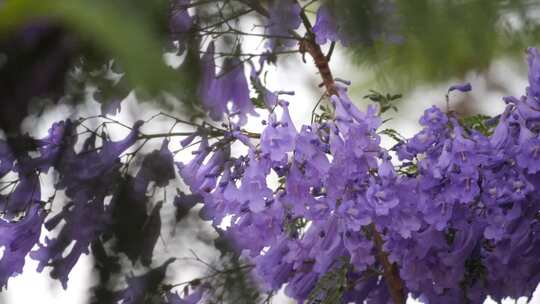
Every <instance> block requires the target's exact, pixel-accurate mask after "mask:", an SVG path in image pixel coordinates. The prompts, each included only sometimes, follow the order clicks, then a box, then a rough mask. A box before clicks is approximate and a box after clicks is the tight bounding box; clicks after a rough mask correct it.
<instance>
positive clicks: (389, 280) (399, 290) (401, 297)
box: [300, 10, 406, 304]
mask: <svg viewBox="0 0 540 304" xmlns="http://www.w3.org/2000/svg"><path fill="white" fill-rule="evenodd" d="M300 17H301V18H302V23H303V24H304V27H305V28H306V36H305V37H304V39H303V40H302V41H301V44H300V49H301V50H305V51H306V52H308V53H309V54H310V55H311V57H313V60H314V61H315V66H316V67H317V69H318V70H319V73H320V74H321V77H322V80H323V84H324V86H325V88H326V92H327V93H328V95H330V96H331V95H336V96H337V95H338V92H337V89H336V85H335V82H334V77H333V75H332V71H331V70H330V66H329V64H328V60H329V57H330V56H331V52H329V56H327V55H325V54H323V52H322V50H321V47H320V45H318V44H317V42H316V41H315V33H313V26H312V25H311V22H310V21H309V19H308V17H307V15H306V13H305V11H304V10H302V11H301V13H300ZM331 49H332V51H333V47H332V48H331ZM370 227H371V231H372V236H373V241H374V244H375V251H376V256H377V260H378V261H379V263H381V265H382V267H383V278H384V281H385V282H386V285H387V287H388V290H389V292H390V296H391V297H392V301H393V302H394V303H395V304H405V300H406V298H405V294H404V286H403V281H402V280H401V278H400V277H399V273H398V270H397V268H396V265H394V264H392V263H391V262H390V260H389V259H388V253H386V252H385V251H384V250H383V244H384V241H383V239H382V237H381V234H380V233H379V232H378V231H377V229H376V227H375V225H374V224H371V225H370Z"/></svg>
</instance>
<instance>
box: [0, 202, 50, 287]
mask: <svg viewBox="0 0 540 304" xmlns="http://www.w3.org/2000/svg"><path fill="white" fill-rule="evenodd" d="M45 215H46V213H45V211H43V210H42V209H41V207H40V206H39V205H37V204H34V205H33V206H32V207H30V210H29V211H28V212H27V213H26V215H25V216H24V218H22V219H21V220H20V221H18V222H7V221H4V220H2V219H0V245H1V246H2V247H3V249H4V250H3V254H2V258H1V259H0V290H1V289H2V288H3V287H7V282H8V279H9V278H10V277H13V276H16V275H18V274H20V273H22V270H23V266H24V261H25V258H26V255H27V254H28V252H30V250H31V249H32V247H34V245H35V244H36V243H37V242H38V241H39V235H40V232H41V225H42V224H43V219H44V218H45Z"/></svg>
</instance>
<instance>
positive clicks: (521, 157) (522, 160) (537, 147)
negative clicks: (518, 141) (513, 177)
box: [516, 137, 540, 174]
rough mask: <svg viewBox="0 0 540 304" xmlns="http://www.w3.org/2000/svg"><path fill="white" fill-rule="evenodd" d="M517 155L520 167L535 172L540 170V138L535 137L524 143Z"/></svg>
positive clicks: (531, 172)
mask: <svg viewBox="0 0 540 304" xmlns="http://www.w3.org/2000/svg"><path fill="white" fill-rule="evenodd" d="M519 150H520V151H519V153H518V154H517V155H516V161H517V163H518V165H519V166H520V167H522V168H523V169H525V170H527V172H528V173H530V174H534V173H536V172H538V171H540V138H539V137H534V138H531V139H529V140H527V141H526V142H525V143H523V144H522V145H521V147H520V149H519Z"/></svg>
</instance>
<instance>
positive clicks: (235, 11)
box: [0, 0, 540, 304]
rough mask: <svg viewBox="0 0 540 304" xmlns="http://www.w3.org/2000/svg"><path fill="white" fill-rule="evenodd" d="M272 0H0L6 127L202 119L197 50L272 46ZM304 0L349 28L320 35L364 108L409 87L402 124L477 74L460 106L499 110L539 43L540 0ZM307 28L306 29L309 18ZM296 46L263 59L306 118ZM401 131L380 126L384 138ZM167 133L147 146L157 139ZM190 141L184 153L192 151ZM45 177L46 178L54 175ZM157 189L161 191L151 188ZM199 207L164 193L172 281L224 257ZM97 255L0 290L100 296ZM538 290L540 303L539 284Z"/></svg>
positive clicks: (310, 73)
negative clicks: (54, 274)
mask: <svg viewBox="0 0 540 304" xmlns="http://www.w3.org/2000/svg"><path fill="white" fill-rule="evenodd" d="M273 2H276V1H255V4H254V1H232V0H231V1H205V0H194V1H189V0H185V1H181V0H177V1H167V0H157V1H144V0H131V1H127V0H108V1H106V0H93V1H85V0H68V1H62V0H57V1H41V2H35V1H31V0H12V1H9V0H4V1H1V0H0V106H1V110H0V129H2V131H1V132H0V135H1V136H2V137H10V136H16V135H18V134H24V133H29V134H31V135H34V136H36V137H38V138H39V137H43V136H44V135H46V134H47V130H48V128H49V127H50V125H51V124H52V123H53V122H55V121H58V120H61V119H66V118H76V117H88V116H93V115H99V114H102V113H103V114H107V115H108V117H110V118H112V119H115V120H117V121H120V122H122V123H124V124H126V125H132V123H133V122H134V121H136V120H138V119H148V118H150V117H151V116H152V115H153V114H155V113H159V112H160V111H162V112H166V113H169V114H171V115H174V116H176V117H184V118H186V119H192V118H197V119H206V118H205V117H206V113H205V112H204V110H202V108H201V106H200V100H199V98H198V96H197V89H198V85H199V79H200V71H199V65H200V55H201V54H202V53H203V52H204V51H203V50H206V47H207V46H208V44H209V42H210V41H214V42H216V44H217V47H218V51H219V52H222V53H223V54H222V55H219V56H218V57H219V58H218V61H219V60H225V58H228V57H234V56H237V57H240V58H242V59H243V60H244V59H246V62H247V60H253V61H257V60H258V59H259V58H258V56H250V55H249V54H252V55H257V54H263V53H264V52H265V51H267V49H266V46H265V42H264V39H265V38H264V37H262V36H264V34H265V28H264V26H262V24H264V21H263V20H264V16H262V15H261V14H260V13H258V12H257V11H256V10H254V9H250V8H252V7H254V6H257V5H261V6H262V7H268V6H271V5H273V4H274V3H273ZM300 3H301V4H302V5H303V6H304V7H305V10H306V12H307V15H308V17H309V18H310V19H311V21H312V23H315V20H316V11H317V8H318V7H319V6H320V5H323V4H324V5H328V6H329V7H330V8H331V9H332V11H333V13H334V14H335V15H336V16H338V18H337V19H339V20H340V22H341V23H340V24H341V26H342V29H343V33H344V35H345V36H347V37H350V39H344V40H343V41H342V43H337V44H335V46H334V44H330V43H326V44H325V45H323V46H322V48H323V51H325V52H329V50H330V49H332V50H333V51H332V52H333V55H332V57H331V60H330V67H331V69H332V71H333V74H334V76H335V77H339V78H341V79H345V80H349V81H351V82H352V84H351V86H350V92H351V99H352V100H353V101H355V102H356V103H357V105H359V106H360V107H361V108H365V107H366V106H367V104H368V103H369V102H371V101H370V100H369V99H367V98H365V96H366V95H368V94H370V90H375V91H377V92H381V93H383V94H386V93H390V94H401V95H402V98H399V99H397V100H396V101H395V103H393V105H395V107H396V108H397V111H393V110H389V111H387V112H386V113H384V114H383V115H384V118H388V119H389V120H388V121H387V122H385V124H384V126H383V127H385V128H392V129H395V130H398V131H399V132H400V133H401V134H402V135H403V136H405V137H409V136H412V135H413V134H414V133H415V132H417V131H419V130H420V128H419V125H418V123H417V120H418V118H419V117H420V115H421V114H422V112H423V110H424V109H426V108H428V107H429V106H431V105H433V104H435V105H438V106H439V107H441V108H444V107H446V99H445V94H446V92H447V90H448V88H449V87H450V86H451V85H454V84H456V83H464V82H470V83H471V84H472V87H473V90H472V91H471V92H469V93H465V94H461V93H459V94H453V95H451V96H450V108H451V109H452V110H454V111H456V112H458V113H459V114H460V115H463V116H472V115H477V114H483V115H487V116H493V115H497V114H499V113H501V112H502V111H503V109H504V102H503V101H502V97H504V96H521V95H522V94H524V90H525V87H526V86H527V69H526V54H525V52H526V49H527V47H528V46H537V45H539V44H540V43H539V42H540V19H539V17H540V1H530V0H506V1H502V0H463V1H428V0H415V1H401V2H394V1H382V0H381V1H375V0H370V1H352V0H351V1H337V0H328V1H301V2H300ZM179 6H180V10H182V9H183V10H184V11H185V12H187V14H188V15H189V16H191V17H193V18H192V21H191V22H192V23H191V24H188V25H186V24H175V23H174V20H175V19H174V17H175V12H177V11H178V7H179ZM223 20H227V22H223ZM220 22H221V23H220ZM231 24H232V26H231ZM231 28H233V29H234V30H231ZM298 32H299V33H300V34H303V32H302V29H299V30H298ZM343 44H345V46H344V45H343ZM290 49H291V50H292V51H291V52H287V53H286V52H283V53H279V54H278V52H276V54H273V56H275V58H273V57H272V59H271V60H269V61H268V62H270V63H271V64H267V65H266V66H265V68H264V75H265V76H264V79H265V85H266V87H267V88H268V89H270V90H272V91H294V95H293V96H285V97H284V99H286V100H288V101H290V109H291V113H292V118H293V121H294V123H295V126H296V127H297V129H299V128H300V126H301V125H302V124H308V123H309V122H310V118H311V113H312V109H313V107H314V106H315V105H316V103H317V101H318V100H319V98H320V96H321V94H322V93H323V91H322V89H321V88H320V87H319V83H320V82H321V80H320V77H319V75H318V74H317V69H316V68H315V66H314V64H313V63H312V61H311V58H309V56H306V57H308V58H306V62H305V63H304V62H303V60H302V55H301V54H300V53H299V52H298V47H297V46H295V45H294V46H292V47H291V48H290ZM241 54H248V55H241ZM248 73H249V69H246V75H247V74H248ZM255 96H256V93H255V92H253V97H255ZM260 113H263V112H260ZM261 119H264V116H262V115H261V117H258V118H255V117H254V118H253V119H252V120H251V121H250V123H249V124H248V126H247V129H248V130H250V131H253V132H258V131H260V130H261V128H262V125H261V124H260V121H261ZM172 124H173V122H171V121H170V120H168V119H166V118H158V119H154V120H152V122H151V123H149V124H147V125H145V127H144V128H145V129H144V131H145V132H146V131H149V132H151V133H159V132H167V130H169V129H170V128H171V126H172ZM111 132H112V133H113V135H114V136H116V137H117V138H121V137H123V136H125V134H127V132H128V130H127V129H125V128H122V127H121V126H118V127H116V128H114V129H112V130H111ZM393 143H395V142H393V141H392V139H391V138H389V137H384V140H383V144H384V145H386V146H387V147H391V146H392V144H393ZM159 144H160V142H156V143H154V145H153V146H152V145H149V146H147V147H146V148H145V149H147V150H148V151H151V150H152V149H155V148H156V147H159ZM170 147H171V150H175V149H179V147H180V143H179V142H178V141H176V142H175V141H174V140H173V142H171V146H170ZM189 152H190V151H185V152H182V153H179V154H177V155H176V158H175V159H176V160H178V161H181V160H182V159H186V158H187V157H189V155H190V154H189ZM51 180H52V177H51ZM177 180H178V179H177ZM41 182H42V184H44V185H46V184H47V180H46V179H45V180H42V181H41ZM175 188H181V189H184V188H183V186H182V185H173V186H171V189H170V191H171V192H174V190H175ZM45 191H47V190H45V189H44V192H45ZM49 191H52V189H49ZM160 199H164V198H163V197H160V196H159V195H158V196H156V197H154V198H153V200H154V201H155V202H157V201H159V200H160ZM198 208H200V206H196V207H195V208H194V209H192V210H191V211H189V210H188V212H187V213H186V214H183V215H181V216H180V217H178V214H177V212H178V211H177V210H176V209H175V208H174V206H173V205H172V204H165V205H164V207H163V210H162V216H163V219H162V223H163V225H162V228H161V238H160V240H159V241H158V244H157V246H156V252H155V254H154V256H155V259H156V261H158V262H156V263H155V264H153V266H155V265H160V264H161V262H160V261H164V260H165V259H167V258H168V257H170V256H175V257H178V258H180V260H179V261H177V262H176V263H175V264H173V266H172V267H170V268H169V270H168V272H167V279H166V281H170V282H183V281H187V280H191V279H193V278H196V277H200V276H203V275H204V274H205V272H206V271H207V265H205V263H206V262H208V263H210V264H216V265H220V264H223V263H226V262H227V261H224V260H223V258H222V256H221V253H220V250H219V248H216V245H215V243H214V241H215V240H216V238H217V237H218V234H217V233H216V232H215V231H214V229H213V228H212V227H211V225H210V223H209V222H205V221H203V220H202V219H200V218H199V216H198V214H197V210H198ZM53 233H54V232H53ZM42 237H44V235H42ZM201 260H202V261H205V263H202V262H201ZM96 263H97V262H96V257H95V255H93V254H90V255H83V257H82V258H81V259H80V260H79V261H78V263H77V265H76V266H75V268H74V270H73V272H72V273H71V276H70V280H69V288H68V289H67V290H62V288H61V285H60V283H59V282H57V281H53V280H51V279H49V277H48V276H47V275H46V272H47V271H45V272H44V273H42V274H39V273H36V272H35V268H36V265H37V263H36V262H35V261H33V260H31V259H28V260H27V263H26V265H25V271H24V273H23V274H21V275H19V276H18V277H16V278H14V279H11V280H10V282H9V286H8V289H7V291H3V292H2V293H0V303H30V302H31V301H36V300H39V301H40V303H44V304H46V303H55V304H56V303H87V302H88V303H96V301H95V299H94V300H92V299H93V295H92V294H93V292H95V289H92V287H93V286H97V285H99V281H100V274H99V271H98V270H97V269H96V267H95V265H96ZM120 265H121V268H122V269H121V270H120V271H119V272H117V279H116V281H114V282H113V283H111V284H117V285H118V286H120V287H121V286H123V285H125V283H124V282H123V281H122V280H123V276H124V275H127V274H131V273H134V274H140V273H143V272H144V271H145V268H144V267H142V266H141V265H136V266H133V265H132V264H131V263H130V262H129V261H127V260H126V259H125V257H122V256H121V262H120ZM248 280H249V279H248ZM109 283H110V282H109ZM248 286H251V285H250V284H248ZM235 287H236V288H245V285H241V284H240V285H238V286H235ZM250 288H251V287H250ZM508 301H509V303H513V302H514V301H513V300H508ZM246 303H249V302H246ZM273 303H287V299H286V297H285V296H283V295H278V296H276V297H275V298H274V300H273ZM518 303H525V300H524V299H520V300H519V301H518ZM530 303H540V294H539V292H538V291H537V292H536V294H535V297H534V298H533V299H532V300H531V302H530Z"/></svg>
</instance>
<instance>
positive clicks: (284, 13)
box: [0, 0, 540, 303]
mask: <svg viewBox="0 0 540 304" xmlns="http://www.w3.org/2000/svg"><path fill="white" fill-rule="evenodd" d="M187 3H189V1H179V5H186V4H187ZM272 3H273V5H272V6H271V8H270V11H269V15H270V16H269V23H268V24H267V28H266V34H267V35H268V36H269V40H267V41H268V45H267V48H268V49H270V50H275V49H277V48H281V47H288V46H290V45H288V43H289V42H290V41H289V40H286V39H285V38H284V37H283V36H285V35H286V34H287V33H288V32H289V30H291V29H296V28H297V27H299V25H300V23H301V20H300V18H299V11H300V7H299V5H298V3H297V2H293V1H287V0H276V1H273V2H272ZM172 22H173V24H171V26H174V27H177V28H179V29H181V31H180V32H185V31H188V30H189V29H190V28H191V27H192V26H193V20H192V17H191V16H190V15H189V14H187V11H185V10H184V11H183V12H182V11H179V12H175V14H174V16H173V20H172ZM313 31H314V32H315V37H316V39H317V40H316V41H317V43H320V44H321V43H324V42H325V41H326V40H331V41H337V40H343V38H342V37H341V36H340V34H339V31H338V28H337V25H336V24H335V22H334V21H332V19H331V15H330V13H329V12H326V11H325V8H324V7H323V8H321V10H319V14H318V18H317V23H316V25H315V27H314V28H313ZM214 55H215V52H214V44H213V43H210V44H209V45H208V48H207V50H206V52H205V53H204V55H203V56H202V58H201V66H202V75H201V76H202V77H201V85H200V87H199V91H198V95H199V97H200V98H201V102H202V106H203V107H204V108H205V109H206V110H207V111H208V112H209V116H210V118H212V119H213V120H215V121H222V120H225V118H228V119H227V120H228V121H229V124H228V125H225V126H226V127H227V129H219V128H217V127H200V128H198V129H197V130H196V131H194V132H193V133H192V134H190V135H189V136H186V137H185V138H183V139H182V141H181V145H182V146H183V147H188V146H191V145H195V146H197V148H196V150H195V151H194V152H193V157H192V158H191V159H189V160H188V161H182V162H176V163H175V161H174V157H173V153H172V152H171V151H170V150H169V147H168V146H169V139H166V140H164V141H163V143H162V146H161V147H160V149H159V150H155V151H153V152H151V153H149V154H147V155H146V156H145V157H144V158H143V160H142V162H141V164H140V167H139V168H138V170H137V171H136V172H135V173H134V174H130V173H127V172H126V171H127V170H122V169H123V168H125V165H126V162H123V161H122V160H121V157H122V156H125V153H126V151H128V149H130V148H132V147H133V146H135V144H136V143H137V141H138V140H139V139H141V138H145V137H144V136H142V134H141V132H140V128H141V126H142V124H143V123H142V122H141V121H138V122H136V123H135V124H134V125H133V127H131V131H130V133H129V134H128V135H127V136H126V137H125V138H124V139H122V140H119V141H112V140H111V139H110V138H109V137H108V136H107V135H106V134H100V133H97V132H92V133H91V134H90V135H89V136H88V137H87V138H85V139H84V140H83V141H82V142H79V137H78V132H77V128H78V126H79V125H78V124H77V123H76V122H72V121H70V120H66V121H61V122H57V123H55V124H53V126H52V127H51V128H50V130H49V134H48V135H47V136H46V137H45V138H42V139H37V140H36V139H33V140H32V144H33V145H35V146H36V147H37V155H38V156H36V155H33V154H32V155H31V154H30V153H28V152H27V151H26V152H20V151H14V150H13V145H11V144H10V143H9V142H8V141H7V140H0V179H1V181H2V184H0V185H1V188H0V189H1V190H0V193H1V194H0V207H1V208H2V217H1V219H0V245H1V246H2V248H3V250H4V251H3V254H2V256H1V258H0V286H2V287H4V286H7V282H8V279H9V278H10V277H12V276H15V275H17V274H19V273H21V272H22V268H23V265H24V261H25V257H26V256H30V257H31V258H32V259H34V260H37V261H38V262H39V264H38V269H37V270H38V271H40V272H41V271H42V270H43V269H45V268H51V276H52V277H53V278H55V279H58V280H59V281H60V282H61V283H62V285H63V287H64V288H66V287H67V283H68V279H69V274H70V272H71V270H72V269H73V267H74V265H75V264H76V263H77V261H78V259H79V258H80V256H81V255H82V254H88V253H89V252H90V248H92V245H93V244H94V243H95V242H97V241H100V242H105V243H107V242H110V244H111V246H114V247H115V248H116V249H117V251H118V252H121V253H124V254H125V255H126V256H127V258H128V259H129V260H130V261H131V262H132V263H133V264H136V263H138V262H140V263H141V264H142V265H144V266H147V267H150V266H151V265H152V262H153V250H154V247H155V244H156V242H157V239H158V237H159V233H160V228H161V216H160V210H161V208H162V205H163V203H164V202H158V203H156V204H153V205H151V204H150V199H149V197H148V196H147V190H148V189H149V188H150V185H154V186H155V187H166V186H167V185H168V184H169V183H170V182H171V181H172V180H174V179H175V175H176V171H177V172H178V174H179V176H180V177H181V179H182V180H183V182H184V183H185V184H186V185H187V186H188V187H189V188H190V190H191V193H190V194H187V195H185V194H184V193H182V192H179V193H178V195H177V197H176V198H175V200H174V205H175V206H176V207H177V208H178V209H179V210H180V212H183V213H185V212H187V210H189V209H191V208H192V207H193V206H194V205H195V204H196V203H197V202H198V201H202V202H203V206H202V209H201V217H202V218H203V219H206V220H209V221H211V222H212V224H213V225H214V226H215V227H216V228H218V227H223V226H224V225H226V226H227V228H224V230H223V232H222V234H223V235H224V237H225V238H227V239H228V240H229V241H230V242H232V243H233V244H234V248H235V250H236V251H237V252H238V253H239V254H240V255H241V256H242V257H243V258H244V259H246V260H247V261H249V263H251V264H252V265H253V266H254V267H253V270H252V273H253V274H254V276H255V277H256V279H257V281H258V283H259V285H260V286H261V288H262V289H263V290H264V291H266V292H269V293H270V292H275V291H278V290H280V289H281V288H282V287H283V286H285V287H284V289H285V293H286V294H287V295H288V296H290V297H291V298H294V299H295V300H297V301H298V302H299V303H304V302H305V301H310V302H316V301H325V299H327V297H328V295H329V294H330V293H331V292H330V290H332V289H336V290H340V292H341V295H340V299H341V301H342V302H344V303H350V302H354V303H364V301H367V303H388V302H390V301H391V299H392V297H393V296H392V293H393V292H394V293H395V292H396V290H395V288H396V286H393V285H392V284H390V282H389V280H388V279H389V277H388V274H389V273H391V272H392V270H391V269H388V265H389V264H390V267H393V268H395V270H396V273H395V274H394V275H395V276H397V280H399V281H401V282H402V284H403V286H400V288H401V289H400V290H398V292H399V293H401V295H402V296H403V297H405V296H406V295H408V294H411V295H412V296H413V297H415V298H419V299H421V300H423V301H425V302H426V303H466V302H472V303H481V302H482V301H483V300H484V299H485V298H486V297H487V296H488V295H489V296H491V297H492V298H494V299H495V300H501V299H502V298H504V297H507V296H510V297H514V298H517V297H521V296H526V297H530V296H531V294H532V292H533V291H534V289H535V288H536V286H537V285H538V283H539V282H540V258H539V254H538V253H539V252H540V196H539V194H538V189H539V188H540V137H539V133H540V53H539V51H538V50H537V49H529V60H528V63H529V86H528V88H527V90H526V93H525V95H524V96H522V97H521V98H514V97H507V98H505V99H504V101H505V102H506V109H505V111H504V113H502V114H501V115H499V116H498V117H496V118H495V119H492V120H491V121H490V122H489V123H491V124H495V125H496V127H494V128H492V129H488V130H487V131H486V130H478V129H476V128H474V127H471V126H468V125H467V124H465V123H464V122H463V121H462V120H461V119H460V117H458V116H457V115H456V114H454V113H445V112H443V111H442V110H440V109H439V108H437V107H431V108H429V109H427V110H425V112H424V114H423V116H422V117H421V118H420V124H421V125H422V127H423V129H422V130H421V131H420V132H418V133H417V134H416V135H414V136H413V137H411V138H409V139H403V140H400V142H399V143H398V144H397V145H396V146H394V147H393V148H391V149H385V148H383V147H382V146H381V135H380V133H379V128H380V126H381V124H382V121H381V118H380V115H379V114H380V113H379V109H378V108H377V107H376V106H369V107H368V108H367V110H366V111H365V112H364V111H361V110H360V109H358V108H357V107H356V106H355V105H354V103H353V102H352V101H351V100H350V99H349V97H348V92H347V88H346V87H343V86H339V85H336V94H335V95H333V96H331V97H329V98H328V103H329V106H328V107H327V108H326V109H328V112H327V113H325V115H321V116H320V117H319V118H320V119H317V120H315V122H313V123H312V124H310V125H304V126H302V127H300V128H297V127H296V126H295V125H294V123H293V121H292V119H291V116H290V113H289V109H288V106H289V104H288V102H287V101H284V100H280V99H279V98H278V95H277V94H274V93H272V92H270V91H269V90H267V89H266V88H264V87H262V88H260V89H261V90H262V91H263V92H264V97H263V99H264V106H263V107H266V109H267V110H268V117H267V119H266V120H265V122H264V123H265V127H264V130H263V132H262V133H261V134H260V136H252V135H253V134H251V133H249V132H247V131H245V130H244V129H242V127H243V126H244V125H245V123H246V121H247V119H248V116H249V115H255V114H256V112H255V111H254V108H255V107H254V105H253V102H252V100H251V99H250V88H249V83H248V80H247V78H246V75H245V74H246V73H245V71H244V64H243V62H242V61H240V60H239V59H230V58H228V59H227V60H226V61H225V63H224V67H223V69H222V70H221V74H220V75H217V73H216V66H215V62H214V60H215V58H214ZM257 77H258V75H257V73H256V72H255V71H252V73H251V78H252V79H251V80H252V84H253V85H255V84H256V85H259V86H262V84H261V82H260V80H259V79H257ZM456 90H457V91H460V92H466V91H469V90H471V87H470V85H458V86H453V87H451V88H450V90H449V92H450V91H456ZM231 118H232V119H231ZM486 123H487V122H486ZM146 139H147V137H146ZM255 139H256V140H255ZM234 142H238V143H241V144H243V145H244V146H245V149H246V151H247V152H246V153H244V154H243V155H240V156H233V154H232V153H231V144H232V143H234ZM79 146H80V147H81V148H78V147H79ZM51 170H53V171H54V172H55V173H56V175H57V178H56V180H55V184H54V188H55V189H56V190H57V191H63V192H64V193H65V195H66V197H67V203H66V204H65V205H64V206H63V208H61V210H52V211H54V213H50V212H51V209H54V207H55V206H54V205H53V206H51V204H50V203H49V201H48V200H47V199H46V198H44V197H43V195H42V193H41V182H40V176H41V175H42V174H47V173H48V172H49V171H51ZM13 176H16V179H15V180H11V178H12V177H13ZM108 198H110V201H109V200H108ZM51 199H52V200H54V197H53V198H51ZM226 223H228V224H226ZM42 227H45V228H46V229H47V230H49V231H51V230H55V231H58V233H57V234H56V235H55V236H54V237H50V238H49V237H45V238H44V239H43V241H40V234H41V230H42V229H41V228H42ZM219 229H221V228H219ZM220 231H221V230H220ZM134 232H136V233H134ZM108 244H109V243H108ZM173 261H174V260H173V259H170V260H167V261H166V262H165V263H163V264H162V265H161V266H159V267H157V268H154V269H151V270H149V271H148V272H147V273H146V274H143V275H140V276H132V277H128V278H127V280H126V281H127V287H126V288H125V289H122V290H120V291H117V292H114V293H113V298H114V299H115V301H122V303H143V302H144V300H145V299H146V298H147V294H146V291H147V290H158V289H159V288H160V287H161V281H162V280H163V278H164V277H165V271H166V269H167V267H168V265H169V264H171V263H172V262H173ZM339 276H341V277H340V278H339V279H335V280H333V282H329V281H332V280H328V278H329V277H339ZM340 282H341V283H340ZM321 284H322V285H324V284H326V285H324V286H321ZM332 284H333V285H332ZM338 284H341V285H339V286H338ZM209 289H210V288H209V287H208V286H207V285H205V284H202V285H201V287H199V288H197V289H196V290H195V291H194V292H192V293H191V294H185V295H184V297H183V298H182V297H180V296H179V295H177V294H176V293H174V292H171V291H170V290H169V291H167V292H164V293H163V294H162V295H164V297H162V300H163V301H164V302H165V303H197V302H201V301H202V302H204V300H205V297H207V293H208V291H209Z"/></svg>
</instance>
